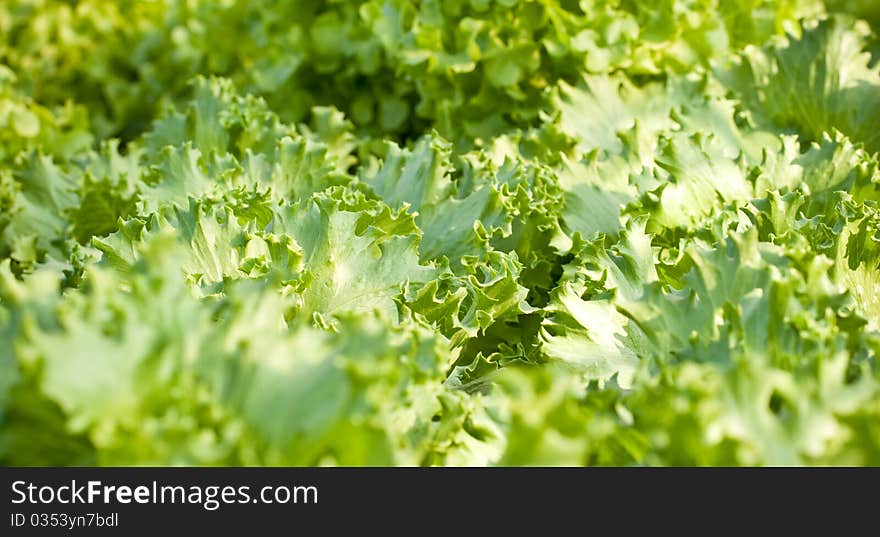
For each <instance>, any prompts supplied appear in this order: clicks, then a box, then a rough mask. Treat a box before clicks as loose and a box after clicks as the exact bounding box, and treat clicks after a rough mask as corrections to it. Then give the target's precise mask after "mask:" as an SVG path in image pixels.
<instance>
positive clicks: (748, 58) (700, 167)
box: [0, 0, 880, 465]
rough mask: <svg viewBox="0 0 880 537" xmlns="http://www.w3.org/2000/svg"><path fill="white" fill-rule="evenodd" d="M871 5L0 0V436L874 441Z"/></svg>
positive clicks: (530, 455)
mask: <svg viewBox="0 0 880 537" xmlns="http://www.w3.org/2000/svg"><path fill="white" fill-rule="evenodd" d="M878 23H880V15H878V10H877V9H876V8H875V6H874V5H873V4H872V3H871V2H860V1H835V0H828V1H820V0H734V1H724V2H722V1H720V0H718V1H716V0H701V1H695V0H666V1H663V2H649V1H647V0H644V1H643V0H633V1H626V2H619V1H610V0H609V1H606V0H583V1H580V2H576V1H550V0H456V1H448V2H447V1H444V2H440V1H431V0H420V1H416V0H364V1H357V2H354V1H345V2H342V1H317V0H316V1H307V2H280V1H274V0H258V1H253V2H208V1H185V2H184V1H179V0H159V1H155V0H151V1H134V2H128V1H126V2H122V1H117V0H112V1H107V0H101V1H98V0H78V1H76V2H46V1H43V0H10V1H8V2H4V3H3V5H2V6H0V461H2V462H3V463H4V464H11V465H30V464H61V465H66V464H69V465H74V464H77V465H92V464H98V465H103V464H107V465H119V464H122V465H126V464H150V465H164V464H185V465H324V464H328V465H329V464H338V465H531V464H537V465H807V464H819V465H875V464H880V367H878V352H880V317H878V316H880V209H878V207H880V171H878V170H880V161H878V158H880V157H878V151H880V138H878V134H877V130H876V129H875V128H874V126H875V125H876V124H877V123H878V121H880V67H878V64H877V58H878V53H880V48H878V43H880V41H878V26H877V25H878Z"/></svg>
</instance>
